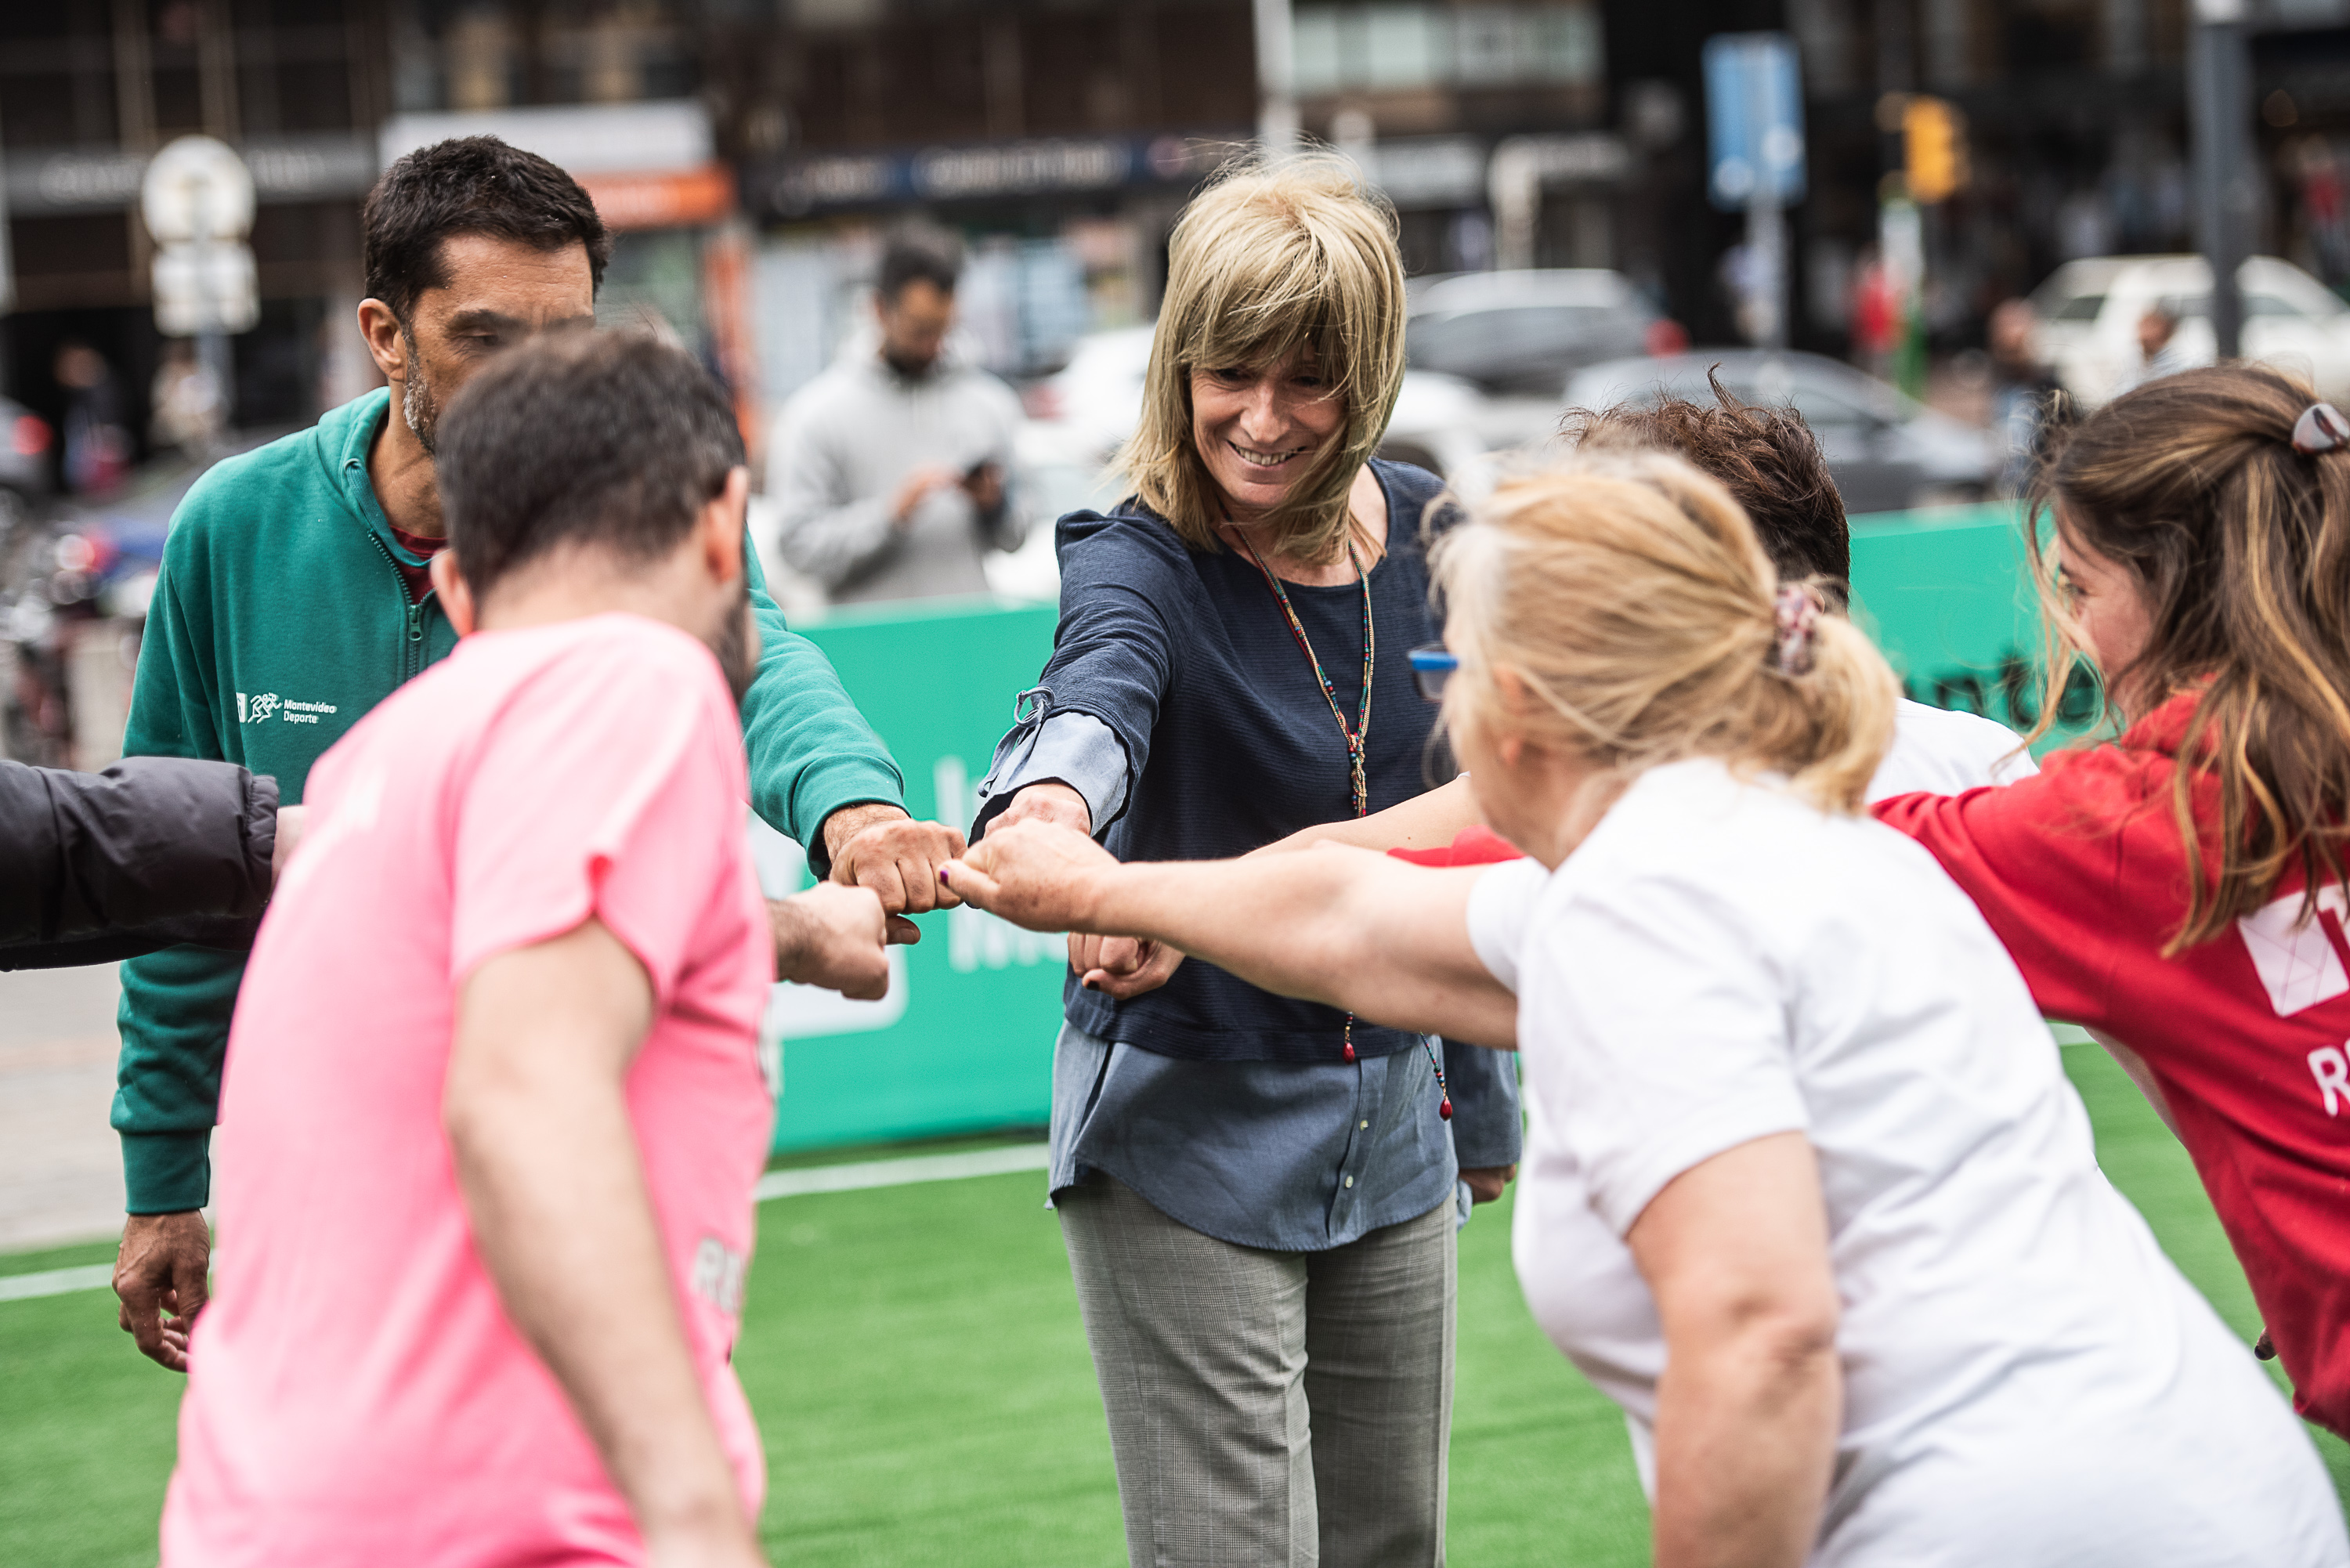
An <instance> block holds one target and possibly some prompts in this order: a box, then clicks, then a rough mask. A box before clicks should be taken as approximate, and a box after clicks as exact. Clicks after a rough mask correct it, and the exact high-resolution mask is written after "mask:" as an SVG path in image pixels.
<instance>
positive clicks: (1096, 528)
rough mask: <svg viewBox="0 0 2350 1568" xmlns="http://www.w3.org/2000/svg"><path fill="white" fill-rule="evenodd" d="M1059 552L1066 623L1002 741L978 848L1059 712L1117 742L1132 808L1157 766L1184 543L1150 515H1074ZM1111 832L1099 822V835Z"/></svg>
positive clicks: (983, 792)
mask: <svg viewBox="0 0 2350 1568" xmlns="http://www.w3.org/2000/svg"><path fill="white" fill-rule="evenodd" d="M1056 550H1057V553H1058V555H1059V556H1060V562H1061V619H1060V624H1059V625H1058V626H1057V627H1056V628H1055V629H1054V632H1053V655H1052V657H1051V658H1050V659H1047V660H1046V661H1045V671H1044V673H1043V674H1042V675H1040V676H1038V677H1037V679H1036V685H1035V687H1034V688H1032V689H1031V690H1030V691H1027V692H1025V693H1024V694H1023V695H1022V697H1021V699H1020V701H1019V704H1018V709H1017V711H1018V719H1017V721H1016V722H1014V725H1013V727H1012V730H1011V732H1009V733H1007V734H1006V735H1005V736H1004V737H1003V740H1002V741H1000V742H997V744H996V748H995V757H994V760H993V763H990V764H989V767H988V770H987V777H986V779H985V780H983V782H982V783H981V784H980V786H979V789H978V791H977V799H978V804H979V813H978V815H977V817H976V818H975V819H974V820H973V821H972V825H971V837H972V841H973V842H976V841H977V840H978V838H979V836H980V835H981V834H983V833H984V832H986V831H987V825H988V823H989V822H991V821H993V819H994V818H995V817H996V816H997V815H999V814H1000V813H1002V812H1003V810H1004V809H1005V808H1006V807H1007V806H1009V805H1011V804H1012V797H1011V796H1010V795H1008V794H1003V793H1001V788H1000V786H1001V785H1002V784H1003V783H1004V782H1005V781H1007V780H1009V779H1010V778H1011V777H1012V776H1013V774H1014V769H1015V766H1016V764H1017V763H1019V762H1020V761H1021V760H1022V759H1023V758H1024V757H1025V755H1026V754H1027V752H1028V750H1029V748H1030V747H1032V746H1033V745H1034V744H1035V738H1036V735H1037V733H1038V732H1039V731H1040V730H1042V728H1043V727H1044V724H1045V721H1046V720H1048V719H1050V718H1052V717H1053V716H1054V715H1055V714H1056V713H1086V714H1090V715H1091V716H1092V717H1094V718H1096V719H1098V720H1099V721H1101V722H1102V723H1104V724H1106V725H1107V726H1108V727H1109V729H1110V730H1111V732H1114V733H1115V734H1116V735H1117V736H1118V744H1119V745H1120V746H1122V747H1123V748H1124V749H1125V752H1126V768H1127V799H1128V801H1131V800H1132V799H1133V798H1134V796H1133V789H1134V784H1135V782H1136V781H1137V780H1139V778H1140V777H1141V776H1142V770H1143V766H1144V764H1145V763H1148V762H1149V760H1150V733H1151V731H1152V729H1153V728H1154V727H1155V726H1156V725H1157V724H1158V722H1159V701H1160V700H1161V699H1162V698H1164V697H1165V695H1166V693H1167V689H1168V685H1169V683H1170V681H1171V680H1173V679H1174V674H1175V661H1176V658H1177V647H1178V645H1177V641H1176V638H1175V635H1174V630H1173V628H1172V626H1171V625H1170V616H1180V614H1181V613H1182V610H1181V607H1182V605H1183V602H1184V600H1185V597H1186V592H1185V583H1184V577H1185V576H1186V571H1185V567H1184V563H1183V550H1184V546H1183V544H1182V542H1181V541H1180V539H1178V538H1177V537H1176V535H1175V531H1174V530H1173V529H1171V528H1170V527H1168V526H1167V525H1166V524H1163V523H1161V522H1159V521H1158V519H1156V518H1153V517H1146V516H1137V515H1134V514H1128V513H1116V514H1111V515H1110V516H1107V517H1104V516H1102V515H1100V514H1097V513H1092V512H1073V513H1071V514H1069V515H1068V516H1066V517H1064V518H1062V519H1061V523H1060V527H1059V531H1058V536H1057V540H1056ZM1113 821H1115V819H1113ZM1111 826H1112V823H1111V822H1097V823H1095V824H1094V836H1095V837H1096V838H1099V837H1101V836H1103V835H1104V834H1106V833H1107V832H1108V831H1109V829H1110V827H1111Z"/></svg>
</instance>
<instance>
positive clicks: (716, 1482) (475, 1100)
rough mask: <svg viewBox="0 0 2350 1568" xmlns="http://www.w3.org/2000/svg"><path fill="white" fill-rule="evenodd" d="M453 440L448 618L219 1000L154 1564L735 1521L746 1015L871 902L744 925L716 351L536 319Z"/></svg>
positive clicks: (723, 416)
mask: <svg viewBox="0 0 2350 1568" xmlns="http://www.w3.org/2000/svg"><path fill="white" fill-rule="evenodd" d="M440 440H441V450H440V453H439V458H440V482H441V485H442V492H443V495H444V500H445V504H446V505H447V508H448V513H449V517H450V524H451V537H452V546H451V549H450V550H449V551H447V552H444V553H443V555H442V556H441V557H440V558H439V559H438V560H437V561H436V562H435V565H434V568H433V572H434V582H435V586H436V587H438V588H439V589H440V591H441V592H442V596H443V597H444V599H445V601H446V602H447V603H448V605H449V607H450V611H451V615H452V619H453V620H454V621H455V622H456V624H457V626H458V628H459V629H460V630H461V631H463V632H466V633H468V634H469V635H467V636H466V637H465V638H464V639H463V642H461V643H460V645H459V647H458V649H457V651H456V652H455V654H454V655H452V657H451V658H450V659H448V660H447V661H446V662H444V663H442V665H440V666H438V667H436V668H435V669H433V670H430V671H428V672H426V673H425V674H424V675H422V676H421V677H420V678H418V679H417V680H413V681H411V683H410V684H409V685H407V686H406V687H403V688H402V689H401V690H400V691H399V692H398V693H397V694H396V695H394V696H393V697H392V698H391V699H390V700H389V701H386V702H384V703H383V704H382V705H381V706H380V707H379V708H377V709H376V710H375V711H373V712H372V713H370V714H369V715H368V717H367V718H366V719H364V720H363V721H361V722H359V725H357V726H356V727H355V728H354V729H353V730H352V731H351V732H350V733H349V734H348V736H346V737H345V738H344V739H343V741H342V742H340V743H338V745H336V746H335V747H334V748H333V749H332V750H331V751H329V752H328V753H327V754H326V755H325V757H323V758H322V759H321V760H320V762H319V763H318V764H317V769H316V770H315V771H314V772H313V773H312V774H311V781H310V788H309V794H308V804H309V815H310V821H309V831H308V837H307V842H306V843H305V844H304V845H303V846H302V848H301V850H300V851H299V854H298V857H296V860H295V861H294V862H293V865H292V867H290V868H289V870H288V872H287V874H286V878H285V880H284V882H283V883H282V885H281V886H280V888H279V890H278V893H277V897H276V902H275V904H274V905H273V906H272V909H271V911H270V914H269V917H268V919H267V921H266V922H265V925H264V927H263V929H262V932H261V936H260V940H259V941H258V942H257V943H256V945H255V950H254V955H253V961H252V966H251V968H250V969H249V970H248V971H247V972H246V978H245V983H244V993H243V997H242V1000H241V1001H240V1003H239V1005H238V1009H237V1014H236V1022H235V1025H234V1030H233V1031H232V1033H231V1036H230V1042H229V1052H228V1062H227V1067H226V1072H225V1076H224V1083H223V1087H222V1099H221V1116H222V1123H223V1125H224V1127H228V1128H229V1129H230V1136H231V1137H232V1138H233V1139H234V1149H235V1158H234V1159H233V1160H231V1161H229V1162H227V1163H226V1166H225V1171H224V1179H223V1181H222V1182H221V1185H220V1188H219V1191H218V1194H217V1197H218V1200H219V1215H220V1225H221V1228H222V1231H223V1232H224V1236H225V1237H226V1247H225V1250H224V1252H223V1253H222V1255H221V1262H220V1265H219V1273H218V1295H217V1297H216V1299H214V1301H213V1303H212V1304H211V1305H210V1306H209V1307H208V1308H207V1309H206V1311H205V1312H204V1314H203V1316H202V1317H201V1318H200V1319H199V1320H198V1324H197V1326H196V1328H195V1330H194V1334H193V1337H192V1344H191V1345H190V1347H189V1383H188V1393H187V1397H186V1399H185V1401H184V1402H183V1404H182V1407H181V1416H180V1462H179V1468H178V1469H177V1471H176V1472H175V1473H174V1475H173V1477H172V1488H171V1493H170V1497H169V1499H168V1501H166V1503H165V1505H164V1512H163V1525H162V1555H163V1562H164V1563H165V1564H167V1565H168V1568H213V1565H220V1564H240V1565H242V1564H255V1565H259V1564H270V1565H284V1568H296V1565H300V1568H321V1565H327V1564H336V1563H352V1564H370V1565H372V1564H382V1563H400V1564H401V1565H403V1568H428V1565H431V1568H455V1565H459V1564H476V1563H478V1564H491V1563H516V1564H519V1563H531V1564H534V1565H548V1568H554V1565H566V1564H586V1563H654V1564H665V1563H680V1564H682V1563H694V1564H697V1565H699V1564H713V1565H715V1564H725V1565H729V1568H735V1565H743V1564H750V1563H758V1562H759V1561H761V1558H760V1554H759V1551H758V1547H757V1544H756V1537H755V1532H754V1520H755V1518H756V1516H757V1511H758V1507H759V1502H760V1498H761V1494H762V1491H763V1490H764V1475H765V1469H764V1460H763V1459H762V1458H761V1454H760V1449H759V1439H758V1433H757V1429H756V1428H755V1427H754V1424H753V1422H752V1418H751V1414H750V1410H749V1408H748V1407H747V1406H746V1405H745V1403H744V1401H743V1392H742V1389H741V1387H740V1386H739V1385H738V1384H737V1383H736V1381H735V1378H734V1375H733V1368H732V1366H731V1365H730V1357H731V1354H732V1351H733V1341H734V1335H735V1333H736V1327H737V1324H738V1321H739V1314H740V1310H741V1306H742V1295H743V1275H744V1271H745V1268H746V1266H747V1264H748V1261H749V1258H750V1253H751V1246H752V1231H753V1213H752V1201H751V1195H752V1188H753V1186H754V1183H755V1182H756V1180H757V1179H758V1176H759V1172H760V1170H761V1168H762V1166H763V1164H764V1159H765V1156H766V1152H767V1142H768V1129H769V1122H770V1119H771V1116H772V1105H771V1102H770V1100H769V1098H768V1095H767V1090H766V1087H765V1085H764V1083H763V1082H762V1079H761V1075H760V1069H759V1064H758V1053H757V1025H758V1021H759V1016H760V1012H761V1009H762V1006H763V1004H764V1000H765V996H766V992H767V987H768V984H769V982H770V981H771V980H772V979H773V978H774V975H775V970H776V968H777V966H778V964H779V963H780V964H781V966H782V967H783V968H784V970H785V973H786V974H787V975H788V976H789V977H790V978H795V979H802V980H808V981H815V982H816V983H822V984H829V985H832V986H835V987H837V988H840V989H846V990H849V991H852V992H858V993H863V994H873V993H876V992H878V990H879V987H881V986H882V985H885V984H886V975H887V965H886V962H885V955H884V953H883V940H884V919H883V915H882V911H881V906H880V903H879V899H877V898H875V896H874V895H873V894H872V893H870V892H868V891H867V890H865V889H862V888H844V887H838V886H826V887H823V888H816V889H815V890H814V891H812V892H811V893H808V894H804V895H802V896H801V898H799V899H797V900H794V901H792V902H791V904H790V905H789V906H788V918H787V919H778V921H777V923H776V925H775V927H773V928H771V926H770V923H769V912H768V909H767V907H766V905H765V904H764V902H763V900H762V899H761V898H760V895H759V888H758V884H757V880H756V878H755V877H754V875H753V872H752V868H751V865H750V861H749V857H748V855H747V853H746V841H745V836H744V812H745V810H746V805H745V802H746V799H747V781H746V778H745V774H744V765H743V742H742V732H741V727H740V723H739V721H738V719H737V716H736V713H735V708H734V702H733V700H731V699H730V696H729V692H728V684H729V681H730V680H732V681H733V683H734V686H735V690H736V691H737V692H738V693H739V691H740V690H741V688H742V686H743V684H744V683H746V682H747V680H748V678H749V673H750V670H751V668H752V666H753V665H754V662H755V659H756V637H757V633H756V631H755V629H754V628H752V626H751V623H750V621H749V618H748V615H747V600H746V598H745V597H744V584H745V577H744V573H743V558H742V539H743V503H744V495H745V493H746V489H747V476H746V473H745V471H744V470H743V466H742V462H743V457H742V446H741V441H740V438H739V436H738V435H737V434H736V432H735V426H734V421H733V415H732V413H731V411H730V410H729V409H728V407H727V405H726V402H725V400H724V398H723V394H721V393H720V392H719V390H718V389H717V388H716V387H715V386H714V385H713V384H712V382H711V381H710V379H709V378H708V377H707V376H706V375H704V374H703V373H702V370H701V369H699V368H698V367H697V366H696V365H695V364H694V363H693V362H692V360H691V358H688V357H687V356H686V355H684V354H683V353H682V352H681V351H679V350H677V349H674V348H665V347H662V346H660V345H659V344H657V343H655V342H654V341H652V340H651V339H650V338H648V337H636V336H624V335H612V336H591V335H587V334H570V335H565V336H561V337H551V338H547V339H545V340H542V341H540V342H537V343H535V344H533V345H531V346H529V347H526V348H517V349H515V350H513V351H511V352H510V353H508V354H507V355H505V356H503V357H501V358H499V359H498V360H497V361H496V362H495V363H494V364H493V365H491V366H490V367H488V368H487V369H484V370H483V371H482V372H481V373H480V374H479V375H478V376H477V377H476V378H475V379H473V381H472V382H471V383H470V384H469V385H468V387H467V388H466V389H465V390H464V391H463V393H462V394H461V395H460V396H459V398H458V399H457V400H455V401H454V402H452V404H451V406H450V408H449V409H448V410H447V411H446V413H445V415H444V416H443V421H442V433H441V438H440ZM778 932H780V933H782V934H781V935H778V934H777V933H778Z"/></svg>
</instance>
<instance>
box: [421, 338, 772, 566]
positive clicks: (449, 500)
mask: <svg viewBox="0 0 2350 1568" xmlns="http://www.w3.org/2000/svg"><path fill="white" fill-rule="evenodd" d="M439 446H440V451H439V452H438V453H437V454H436V457H435V466H436V469H437V471H438V477H439V480H440V484H441V504H442V508H443V510H444V511H445V512H446V514H447V516H448V523H449V545H450V548H451V549H452V550H454V551H455V552H456V553H457V568H458V570H459V571H461V572H463V574H464V576H465V580H466V582H467V583H469V584H470V585H472V587H473V591H474V592H475V593H476V594H484V593H487V592H488V591H489V590H490V589H491V588H492V587H494V586H495V584H496V583H497V582H498V581H499V579H501V578H502V577H504V576H506V575H507V574H508V573H510V572H512V571H514V570H515V568H517V567H519V566H526V565H527V564H529V563H530V562H531V561H532V560H534V559H536V557H538V556H543V555H545V554H546V553H547V552H548V551H550V550H553V549H555V548H556V546H558V545H574V544H586V545H597V546H599V547H601V548H605V549H609V550H612V551H615V552H617V553H619V555H621V556H626V557H628V558H629V559H631V560H638V561H644V560H651V559H656V558H658V557H660V556H662V555H665V554H666V553H668V552H669V551H670V550H671V549H674V548H675V547H676V545H677V542H678V541H679V540H680V539H682V538H683V537H685V535H686V534H687V532H688V531H689V530H691V528H692V526H693V520H694V518H695V516H696V515H697V514H699V513H700V512H701V510H702V507H703V506H704V505H706V504H708V503H709V501H710V499H711V498H712V496H714V495H716V494H718V493H719V492H721V491H722V490H723V489H725V487H726V476H727V473H728V472H729V471H730V470H732V469H733V468H736V467H738V466H739V465H740V464H741V463H742V462H743V433H742V431H741V430H740V429H739V428H738V427H737V426H736V425H735V422H734V412H733V408H732V407H731V406H730V405H729V404H728V402H727V399H726V394H725V392H724V391H723V390H722V389H720V387H719V385H718V383H717V382H716V381H714V380H712V379H711V376H710V373H709V372H708V371H707V370H704V369H702V366H701V365H700V364H699V363H697V362H696V361H695V359H694V358H693V356H691V354H689V353H687V352H686V351H685V350H684V349H683V348H678V347H676V346H675V345H673V344H669V343H663V342H661V341H660V340H659V339H657V338H655V337H652V336H651V335H650V333H644V332H635V331H628V332H596V331H592V330H589V329H587V328H583V327H574V328H571V329H568V330H559V331H555V332H548V333H544V334H542V335H540V336H539V337H535V338H533V339H531V340H530V341H529V342H527V343H525V344H523V345H521V346H520V347H518V348H510V349H508V350H507V351H506V352H504V353H503V354H501V355H499V356H498V357H497V358H494V359H492V360H491V361H490V362H489V363H488V364H486V365H484V367H483V368H482V369H481V370H480V371H479V372H478V373H476V374H475V375H474V377H473V379H471V380H470V381H468V382H466V383H465V385H464V387H463V389H461V390H460V391H459V392H458V393H457V395H456V396H455V397H454V398H452V400H450V403H449V407H448V409H447V410H445V411H444V412H443V413H442V419H441V432H440V441H439Z"/></svg>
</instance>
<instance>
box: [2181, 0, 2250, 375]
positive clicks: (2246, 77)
mask: <svg viewBox="0 0 2350 1568" xmlns="http://www.w3.org/2000/svg"><path fill="white" fill-rule="evenodd" d="M2187 99H2188V118H2189V120H2190V121H2191V122H2192V126H2191V130H2192V133H2193V138H2194V147H2195V227H2196V230H2197V235H2196V238H2197V239H2198V241H2199V243H2200V245H2201V248H2202V252H2203V259H2204V261H2205V262H2206V263H2208V264H2209V265H2210V268H2211V337H2212V342H2213V346H2214V349H2215V351H2216V352H2217V354H2218V356H2219V358H2220V360H2221V361H2222V362H2225V361H2227V360H2230V359H2233V358H2236V357H2237V356H2238V355H2239V354H2240V353H2241V352H2242V340H2243V326H2244V299H2243V294H2242V291H2241V289H2240V288H2239V287H2238V286H2237V278H2236V273H2237V269H2238V268H2240V267H2241V266H2242V265H2243V264H2244V257H2245V255H2246V254H2247V253H2248V251H2249V250H2250V248H2251V232H2252V227H2253V225H2254V224H2255V223H2257V222H2258V221H2259V218H2260V190H2259V187H2258V186H2257V184H2256V183H2255V182H2254V171H2253V166H2252V148H2251V134H2250V133H2251V112H2252V107H2251V40H2250V38H2249V37H2248V36H2247V29H2246V26H2245V23H2244V0H2195V33H2194V38H2193V41H2192V43H2191V44H2190V45H2189V61H2188V83H2187Z"/></svg>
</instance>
